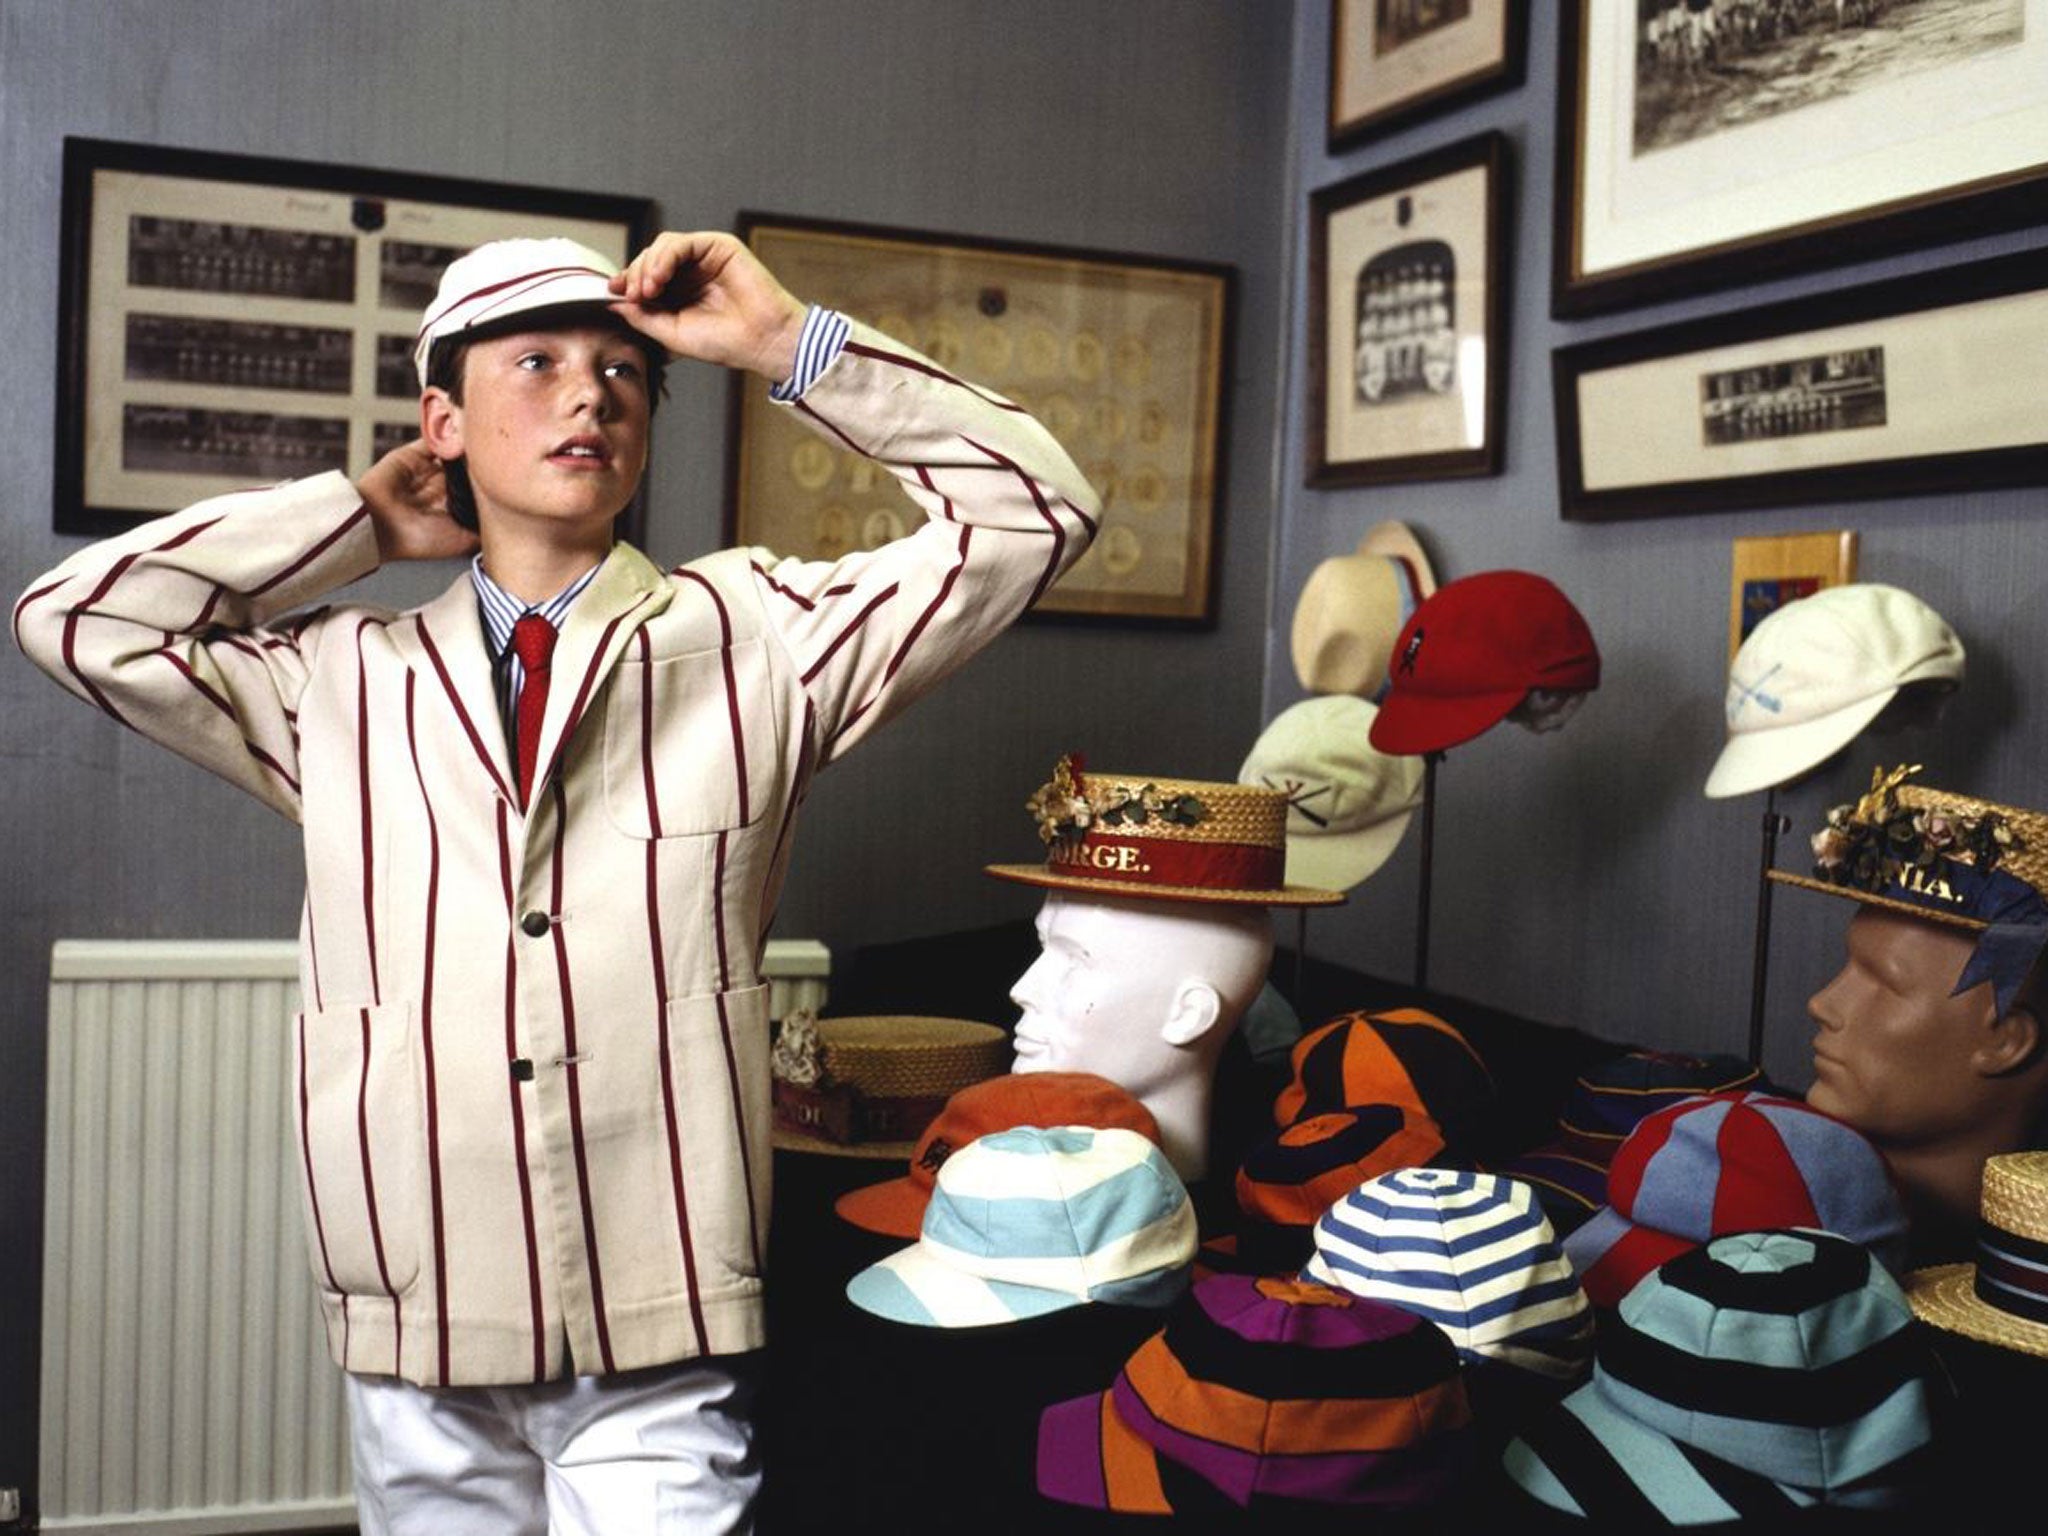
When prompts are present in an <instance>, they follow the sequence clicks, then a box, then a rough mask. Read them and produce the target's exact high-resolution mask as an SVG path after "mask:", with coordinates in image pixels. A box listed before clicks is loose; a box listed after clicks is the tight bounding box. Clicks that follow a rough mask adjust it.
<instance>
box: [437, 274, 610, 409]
mask: <svg viewBox="0 0 2048 1536" xmlns="http://www.w3.org/2000/svg"><path fill="white" fill-rule="evenodd" d="M618 271H619V267H618V263H617V262H615V261H611V260H609V259H608V258H606V257H604V256H601V255H599V254H598V253H597V252H596V251H593V250H592V249H591V248H590V247H589V246H587V245H581V244H578V243H577V242H576V241H574V240H492V241H490V242H489V243H487V244H485V245H480V246H478V247H477V248H476V249H475V250H473V251H470V252H468V253H467V254H465V255H462V256H458V257H456V258H455V260H453V261H451V262H450V263H448V269H447V270H446V271H445V272H443V273H442V274H441V287H440V291H439V292H437V293H436V294H435V295H434V302H433V303H431V304H429V305H428V306H427V312H426V313H425V314H424V315H422V316H420V332H419V335H418V336H417V337H415V338H414V340H413V344H412V363H413V369H414V371H415V372H417V373H418V374H419V376H420V386H421V387H422V388H425V387H426V382H427V357H428V354H430V353H431V352H432V351H433V350H434V343H435V342H437V341H440V340H442V339H444V338H446V337H449V336H455V335H459V334H460V333H461V332H463V331H469V330H474V329H476V328H477V327H479V326H485V325H489V326H496V325H498V324H499V323H501V322H502V321H506V320H509V319H511V318H512V317H513V316H515V315H523V314H525V313H527V312H528V311H529V310H536V309H558V308H560V307H561V306H562V305H565V304H590V305H595V306H602V307H604V308H606V309H607V310H608V309H609V308H610V306H611V304H612V301H613V299H614V297H615V295H614V294H613V293H612V287H611V284H612V279H613V278H614V277H615V276H617V275H618Z"/></svg>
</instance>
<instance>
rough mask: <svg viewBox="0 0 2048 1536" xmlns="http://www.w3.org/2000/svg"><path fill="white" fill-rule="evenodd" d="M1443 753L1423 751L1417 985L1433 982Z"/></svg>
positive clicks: (1418, 879) (1419, 986)
mask: <svg viewBox="0 0 2048 1536" xmlns="http://www.w3.org/2000/svg"><path fill="white" fill-rule="evenodd" d="M1443 758H1444V755H1443V753H1441V752H1425V753H1423V754H1422V862H1421V866H1420V869H1419V871H1418V873H1417V875H1416V881H1415V985H1416V988H1417V989H1418V990H1421V989H1425V988H1427V987H1428V985H1429V888H1430V879H1431V876H1432V874H1433V873H1434V870H1433V868H1432V866H1433V863H1434V856H1435V851H1436V765H1437V764H1438V763H1440V762H1442V761H1443Z"/></svg>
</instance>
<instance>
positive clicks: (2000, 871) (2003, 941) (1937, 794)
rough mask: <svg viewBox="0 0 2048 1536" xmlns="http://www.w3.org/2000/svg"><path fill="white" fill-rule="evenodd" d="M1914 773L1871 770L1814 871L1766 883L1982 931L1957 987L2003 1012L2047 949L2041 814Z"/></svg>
mask: <svg viewBox="0 0 2048 1536" xmlns="http://www.w3.org/2000/svg"><path fill="white" fill-rule="evenodd" d="M1808 601H1811V599H1808ZM1919 771H1920V768H1919V765H1918V764H1915V765H1913V766H1911V767H1905V768H1895V769H1893V770H1892V771H1891V772H1889V773H1887V772H1886V771H1885V770H1884V769H1882V768H1877V769H1873V770H1872V771H1871V775H1870V792H1869V793H1868V794H1866V795H1864V796H1863V798H1862V799H1860V800H1858V801H1857V802H1856V803H1855V804H1854V805H1838V806H1836V807H1835V808H1834V809H1833V810H1831V811H1829V812H1828V819H1827V825H1826V826H1825V827H1823V828H1822V829H1821V830H1820V831H1819V832H1818V833H1816V834H1815V835H1814V838H1813V854H1814V873H1813V875H1812V876H1810V877H1809V876H1806V875H1795V874H1791V873H1789V872H1787V871H1785V870H1779V869H1774V870H1772V871H1771V878H1772V879H1773V880H1777V881H1780V882H1782V883H1783V884H1786V885H1799V886H1804V887H1806V888H1807V889H1808V890H1812V891H1825V892H1826V893H1827V894H1829V895H1830V896H1846V897H1848V898H1849V899H1850V900H1851V901H1860V902H1863V903H1865V904H1867V905H1869V906H1874V907H1886V908H1889V909H1891V910H1892V911H1895V912H1906V913H1910V914H1911V915H1912V916H1914V917H1924V918H1927V919H1928V920H1930V921H1932V922H1937V923H1945V924H1948V925H1949V926H1951V927H1956V928H1964V929H1968V930H1970V931H1972V932H1975V933H1979V934H1982V935H1983V937H1982V938H1980V939H1979V940H1978V941H1977V949H1976V953H1975V954H1973V955H1972V956H1971V958H1970V963H1969V965H1968V966H1967V967H1965V968H1964V971H1963V975H1962V980H1961V981H1960V982H1958V983H1957V986H1956V990H1957V991H1958V992H1962V991H1964V990H1966V989H1967V988H1969V987H1972V986H1975V985H1976V984H1977V983H1979V982H1982V981H1991V982H1994V983H1996V985H1997V989H1998V1011H1999V1012H2000V1013H2001V1014H2003V1013H2005V1012H2006V1011H2007V1010H2008V1009H2009V1008H2010V1007H2011V1006H2012V1002H2013V998H2014V997H2015V996H2016V995H2017V993H2018V992H2019V989H2020V987H2021V985H2022V984H2023V983H2024V982H2025V981H2026V979H2027V976H2028V974H2029V973H2030V972H2031V971H2032V970H2033V967H2034V964H2035V962H2036V961H2037V960H2039V958H2040V956H2041V952H2042V948H2043V946H2044V944H2048V899H2044V893H2048V816H2043V815H2041V814H2040V813H2039V812H2036V811H2026V810H2020V809H2018V808H2016V807H2014V806H2010V805H1999V804H1997V803H1996V802H1994V801H1990V800H1979V799H1975V798H1972V797H1970V796H1967V795H1958V794H1952V793H1950V792H1949V791H1947V790H1940V789H1933V788H1930V787H1928V786H1926V785H1924V784H1909V783H1907V782H1906V780H1907V779H1909V778H1910V777H1911V776H1912V775H1914V774H1916V773H1918V772H1919Z"/></svg>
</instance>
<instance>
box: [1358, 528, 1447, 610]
mask: <svg viewBox="0 0 2048 1536" xmlns="http://www.w3.org/2000/svg"><path fill="white" fill-rule="evenodd" d="M1356 553H1358V554H1360V555H1392V556H1393V557H1394V558H1395V559H1397V560H1405V561H1407V562H1408V565H1409V568H1410V569H1411V570H1413V571H1414V572H1415V586H1416V590H1417V591H1418V592H1419V593H1420V594H1421V595H1422V596H1423V597H1428V596H1429V595H1430V594H1432V593H1433V592H1435V591H1436V572H1435V571H1434V570H1433V569H1431V568H1430V564H1429V556H1428V555H1427V554H1425V553H1424V552H1423V548H1422V541H1421V540H1419V539H1417V538H1416V537H1415V530H1414V529H1413V528H1410V527H1409V526H1408V525H1407V524H1406V523H1404V522H1401V521H1400V520H1398V519H1396V518H1389V519H1388V520H1387V521H1386V522H1383V523H1375V524H1374V525H1373V526H1372V527H1370V528H1368V529H1367V530H1366V531H1365V537H1364V538H1362V539H1360V540H1359V541H1358V549H1357V551H1356Z"/></svg>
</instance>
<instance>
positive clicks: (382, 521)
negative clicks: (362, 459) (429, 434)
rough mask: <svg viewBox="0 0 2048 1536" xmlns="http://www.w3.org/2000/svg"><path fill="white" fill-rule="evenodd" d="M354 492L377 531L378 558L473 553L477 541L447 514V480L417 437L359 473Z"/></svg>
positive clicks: (434, 557) (441, 557) (437, 557)
mask: <svg viewBox="0 0 2048 1536" xmlns="http://www.w3.org/2000/svg"><path fill="white" fill-rule="evenodd" d="M356 494H357V495H358V496H360V497H362V498H363V505H364V506H365V507H366V508H368V509H369V513H370V521H371V523H372V524H374V525H375V527H376V529H377V557H378V559H380V560H382V561H385V562H387V563H388V562H390V561H393V560H448V559H452V558H454V557H455V556H457V555H467V554H473V553H475V551H476V548H477V537H476V535H475V534H473V533H471V532H470V531H469V530H468V529H467V528H464V527H463V526H462V525H461V524H459V523H457V522H456V521H455V519H454V518H452V517H450V516H449V515H448V480H447V476H446V475H445V474H443V473H442V470H441V461H440V460H439V459H437V458H435V457H434V454H433V450H431V449H430V448H428V447H427V445H426V443H425V442H424V441H423V440H422V439H420V438H417V437H416V438H414V439H413V440H412V441H411V442H409V443H402V444H400V445H399V446H398V447H396V448H394V449H392V450H391V451H390V452H389V453H387V454H385V455H384V457H383V458H381V459H379V460H378V461H377V462H376V463H374V464H372V465H371V466H370V467H369V468H368V469H367V470H365V471H364V472H363V478H362V479H360V480H358V481H357V482H356Z"/></svg>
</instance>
